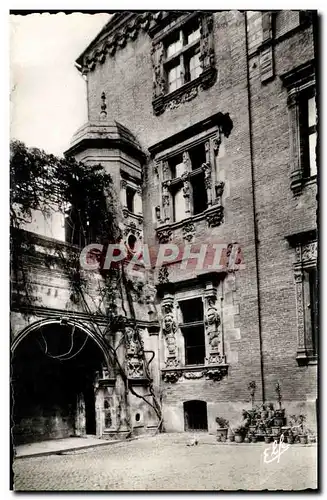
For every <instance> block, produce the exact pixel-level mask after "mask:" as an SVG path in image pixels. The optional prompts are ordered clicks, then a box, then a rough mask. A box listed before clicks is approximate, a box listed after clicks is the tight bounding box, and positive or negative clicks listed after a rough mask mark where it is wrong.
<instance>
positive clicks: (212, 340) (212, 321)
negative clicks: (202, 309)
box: [205, 299, 220, 351]
mask: <svg viewBox="0 0 327 500" xmlns="http://www.w3.org/2000/svg"><path fill="white" fill-rule="evenodd" d="M205 324H206V327H207V335H208V338H209V344H210V347H211V349H212V350H213V351H217V350H218V349H219V331H218V327H219V325H220V316H219V314H218V311H217V308H216V307H215V306H214V300H213V299H209V301H208V309H207V317H206V321H205Z"/></svg>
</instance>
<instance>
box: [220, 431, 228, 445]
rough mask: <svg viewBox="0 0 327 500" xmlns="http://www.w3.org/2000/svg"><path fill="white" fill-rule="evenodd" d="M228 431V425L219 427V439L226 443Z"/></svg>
mask: <svg viewBox="0 0 327 500" xmlns="http://www.w3.org/2000/svg"><path fill="white" fill-rule="evenodd" d="M227 432H228V428H227V427H219V428H218V429H217V441H219V442H222V443H225V442H226V440H227Z"/></svg>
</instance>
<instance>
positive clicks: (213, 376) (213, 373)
mask: <svg viewBox="0 0 327 500" xmlns="http://www.w3.org/2000/svg"><path fill="white" fill-rule="evenodd" d="M227 372H228V367H227V366H220V367H217V368H210V369H209V370H207V372H206V379H209V380H213V381H215V382H217V381H219V380H221V379H222V378H223V377H225V376H226V375H227Z"/></svg>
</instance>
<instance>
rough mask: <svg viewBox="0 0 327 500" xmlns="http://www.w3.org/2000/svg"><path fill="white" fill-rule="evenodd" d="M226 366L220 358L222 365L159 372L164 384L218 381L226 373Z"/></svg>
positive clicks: (167, 369)
mask: <svg viewBox="0 0 327 500" xmlns="http://www.w3.org/2000/svg"><path fill="white" fill-rule="evenodd" d="M228 366H229V365H228V364H226V363H225V359H224V358H223V357H222V363H219V364H212V365H192V366H183V367H176V368H163V369H162V370H161V373H162V378H163V380H164V382H169V383H176V382H177V381H178V380H179V379H182V380H183V379H185V380H196V379H205V380H213V381H215V382H216V381H219V380H221V379H222V378H223V377H225V376H226V375H227V373H228Z"/></svg>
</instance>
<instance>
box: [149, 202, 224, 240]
mask: <svg viewBox="0 0 327 500" xmlns="http://www.w3.org/2000/svg"><path fill="white" fill-rule="evenodd" d="M204 219H206V220H207V223H208V226H209V227H217V226H220V225H221V224H222V223H223V221H224V207H223V206H222V205H213V206H211V207H209V208H207V209H206V210H204V211H203V212H201V213H200V214H197V215H190V216H189V217H186V218H185V219H183V220H181V221H178V222H169V223H166V224H162V225H160V226H159V227H157V228H156V233H157V238H158V240H159V242H160V243H169V242H170V241H171V239H172V232H173V231H174V230H176V229H180V228H183V233H184V234H183V237H184V239H185V240H187V241H191V240H192V239H193V236H194V234H195V227H194V223H195V222H199V221H201V220H204Z"/></svg>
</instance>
